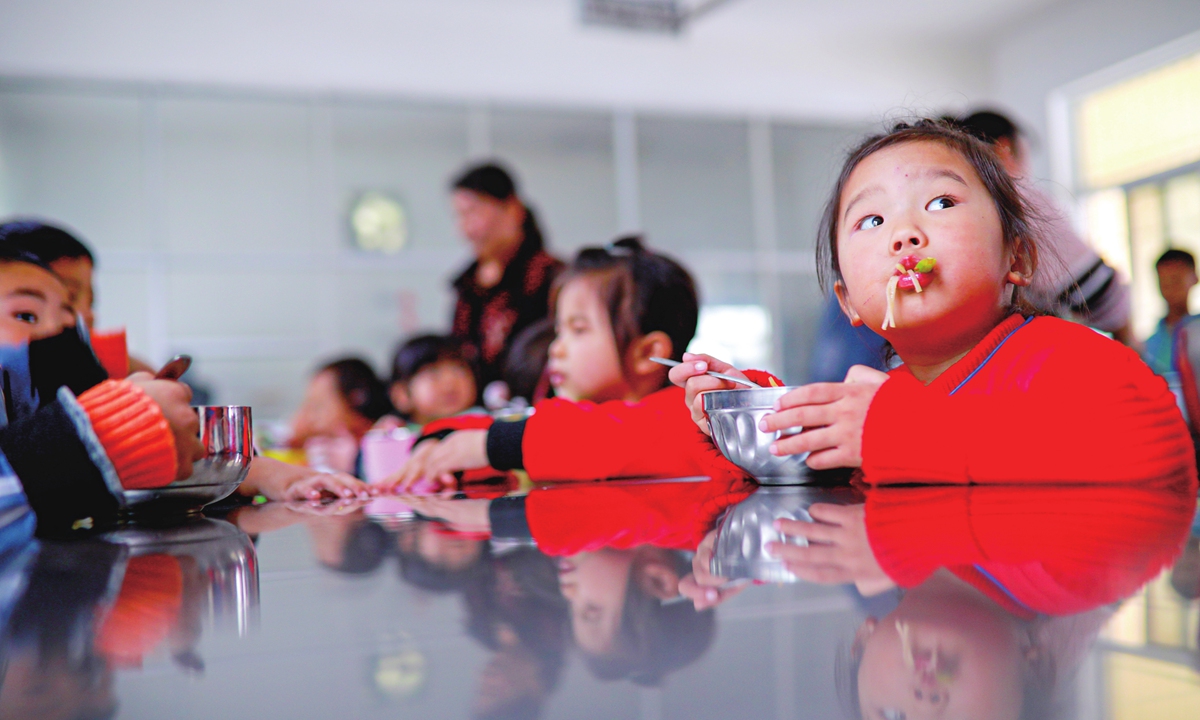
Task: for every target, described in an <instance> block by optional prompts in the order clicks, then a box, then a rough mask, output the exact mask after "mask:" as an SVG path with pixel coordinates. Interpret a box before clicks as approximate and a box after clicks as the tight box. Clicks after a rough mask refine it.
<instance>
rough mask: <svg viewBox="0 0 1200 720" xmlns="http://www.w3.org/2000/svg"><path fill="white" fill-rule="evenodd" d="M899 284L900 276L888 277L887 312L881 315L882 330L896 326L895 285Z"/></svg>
mask: <svg viewBox="0 0 1200 720" xmlns="http://www.w3.org/2000/svg"><path fill="white" fill-rule="evenodd" d="M899 284H900V276H899V275H893V276H892V277H890V278H888V284H887V313H885V314H884V316H883V328H882V329H883V330H887V329H888V328H889V327H896V287H897V286H898V285H899Z"/></svg>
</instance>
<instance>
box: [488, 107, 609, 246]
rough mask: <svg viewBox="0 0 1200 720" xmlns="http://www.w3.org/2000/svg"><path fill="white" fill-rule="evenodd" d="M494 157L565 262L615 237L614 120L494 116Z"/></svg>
mask: <svg viewBox="0 0 1200 720" xmlns="http://www.w3.org/2000/svg"><path fill="white" fill-rule="evenodd" d="M491 126H492V150H493V154H494V155H495V156H496V157H497V158H500V159H501V160H502V161H504V162H505V163H507V164H508V165H509V166H510V167H511V169H512V170H513V171H514V172H515V173H516V175H517V179H518V181H519V182H520V183H521V185H522V193H523V194H524V195H525V198H526V200H528V201H529V203H530V204H531V205H532V206H533V208H534V209H535V211H536V212H537V214H538V217H539V219H540V220H541V223H542V231H543V232H544V233H545V234H546V236H547V238H549V240H550V247H551V250H552V251H553V252H554V253H555V254H557V255H559V256H560V257H562V258H563V259H569V258H570V256H571V255H572V254H574V251H575V250H577V249H578V248H580V247H582V246H586V245H599V244H603V243H606V242H608V241H609V240H612V239H613V236H614V235H615V234H616V232H617V200H616V180H615V179H614V175H613V155H612V119H611V116H609V115H607V114H600V113H563V112H551V111H545V110H538V111H534V110H529V111H515V110H496V111H493V112H492V115H491Z"/></svg>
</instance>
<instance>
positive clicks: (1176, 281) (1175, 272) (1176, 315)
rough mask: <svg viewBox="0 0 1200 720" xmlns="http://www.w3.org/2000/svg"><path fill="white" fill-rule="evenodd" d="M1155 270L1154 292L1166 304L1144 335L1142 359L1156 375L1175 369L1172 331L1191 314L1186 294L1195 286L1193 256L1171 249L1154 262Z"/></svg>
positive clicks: (1183, 251) (1174, 331)
mask: <svg viewBox="0 0 1200 720" xmlns="http://www.w3.org/2000/svg"><path fill="white" fill-rule="evenodd" d="M1154 269H1155V271H1156V272H1157V273H1158V291H1159V292H1160V293H1161V294H1162V297H1163V300H1165V301H1166V303H1167V315H1166V317H1164V318H1163V319H1162V320H1159V321H1158V328H1157V329H1155V331H1154V334H1153V335H1151V336H1150V337H1148V338H1146V347H1145V352H1144V353H1143V358H1144V359H1145V360H1146V364H1147V365H1149V366H1150V369H1151V370H1153V371H1154V372H1156V373H1158V374H1159V375H1163V376H1166V375H1167V374H1169V373H1174V372H1178V370H1179V368H1178V367H1177V365H1176V362H1175V350H1176V345H1177V342H1178V333H1177V332H1176V331H1177V330H1178V329H1179V328H1180V327H1181V326H1182V325H1183V321H1184V320H1187V319H1188V318H1189V317H1191V315H1190V314H1189V313H1188V296H1189V295H1190V294H1191V292H1192V288H1194V287H1196V258H1195V257H1193V256H1192V254H1191V253H1190V252H1188V251H1186V250H1176V249H1171V250H1168V251H1166V252H1165V253H1163V254H1162V255H1161V256H1160V257H1159V258H1158V261H1157V262H1155V263H1154Z"/></svg>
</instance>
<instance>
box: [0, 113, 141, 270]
mask: <svg viewBox="0 0 1200 720" xmlns="http://www.w3.org/2000/svg"><path fill="white" fill-rule="evenodd" d="M139 118H140V115H139V104H138V101H137V99H136V98H134V97H107V96H103V95H92V94H82V93H81V94H76V95H67V94H61V95H60V94H54V93H34V92H0V216H7V215H10V214H20V215H37V216H41V217H45V218H48V219H52V220H56V221H59V222H62V223H66V224H67V225H68V226H70V227H72V228H74V229H75V230H76V231H78V232H79V233H80V234H81V235H82V236H83V237H84V238H85V239H86V240H87V241H88V242H89V243H90V244H91V245H93V247H94V249H95V250H98V251H99V252H100V254H101V255H103V253H104V252H105V251H107V250H113V249H127V248H138V249H141V248H145V247H147V246H149V245H150V239H149V237H148V236H147V233H146V225H145V222H144V217H143V216H144V203H143V201H142V196H143V191H144V182H143V175H142V146H141V140H140V124H139V123H140V119H139Z"/></svg>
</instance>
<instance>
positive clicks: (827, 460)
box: [671, 120, 1195, 484]
mask: <svg viewBox="0 0 1200 720" xmlns="http://www.w3.org/2000/svg"><path fill="white" fill-rule="evenodd" d="M1036 239H1037V223H1036V222H1035V218H1034V217H1033V213H1032V212H1031V210H1030V209H1029V206H1028V205H1027V203H1026V201H1025V199H1024V198H1022V197H1021V194H1020V193H1019V192H1018V191H1017V189H1016V187H1015V185H1014V184H1013V181H1012V179H1011V178H1010V177H1009V176H1008V175H1007V174H1006V173H1005V171H1004V169H1003V167H1002V166H1001V165H1000V163H999V161H998V160H997V159H996V156H995V155H994V154H993V153H992V151H991V150H990V149H988V148H987V147H986V146H984V145H983V144H981V143H980V142H978V141H977V140H975V139H974V138H971V137H969V136H968V135H966V134H964V133H962V132H959V131H958V130H955V129H953V128H951V127H948V126H946V125H943V124H940V123H937V122H933V121H927V120H924V121H920V122H918V123H916V124H915V125H913V126H908V125H899V126H897V128H896V129H895V130H893V131H892V132H890V133H887V134H884V135H880V136H877V137H872V138H869V139H868V140H867V141H866V142H864V143H863V144H862V145H861V146H859V147H858V148H857V149H856V150H854V151H853V152H852V153H851V154H850V157H849V159H848V160H847V162H846V165H845V167H844V168H843V169H842V173H841V176H840V177H839V178H838V181H837V185H836V187H835V188H834V192H833V196H832V198H831V199H830V202H829V204H828V205H827V206H826V210H825V217H824V220H823V223H822V234H821V238H820V241H819V242H818V260H819V262H818V268H819V269H820V271H821V274H822V280H823V281H829V280H832V283H833V289H834V292H835V293H836V295H837V298H838V301H839V302H840V304H841V306H842V310H843V311H844V312H845V313H846V316H847V317H848V318H849V319H850V321H851V323H852V324H854V325H856V326H858V325H864V324H865V325H867V326H868V327H870V328H871V329H872V330H874V331H876V332H878V333H880V334H881V335H882V336H883V337H884V338H886V339H887V340H888V342H889V343H890V344H891V347H892V348H893V349H894V351H895V352H896V354H897V355H898V356H899V357H900V359H901V360H903V361H904V364H903V365H902V366H901V367H899V368H897V369H895V370H893V371H892V372H890V373H881V372H878V371H875V370H871V369H868V368H866V367H863V366H855V367H853V368H851V370H850V372H849V373H848V374H847V376H846V380H845V382H841V383H814V384H811V385H807V386H804V387H801V388H798V389H796V390H794V391H792V392H790V393H788V394H787V395H785V396H784V397H782V398H781V399H780V401H779V403H778V405H777V407H778V412H776V413H775V414H773V415H770V416H768V417H766V418H765V419H764V420H763V423H762V429H763V430H764V431H766V432H774V431H779V430H783V429H787V428H794V427H804V428H807V429H808V430H807V431H806V432H803V433H800V434H797V435H792V436H789V437H787V438H784V439H780V440H779V441H777V442H776V443H775V445H774V447H773V449H772V451H773V452H774V453H776V454H779V455H784V454H795V453H808V458H807V462H808V464H809V466H810V467H813V468H829V467H861V468H862V469H863V471H864V474H865V479H866V481H867V482H869V483H876V484H878V483H897V482H937V483H972V482H1080V483H1091V482H1113V481H1127V480H1140V479H1143V478H1147V477H1158V476H1163V475H1167V474H1170V473H1173V472H1177V471H1180V470H1185V471H1187V472H1191V473H1193V474H1194V473H1195V459H1194V456H1193V449H1192V444H1191V442H1190V438H1189V435H1188V431H1187V428H1186V427H1185V425H1184V422H1183V419H1182V417H1181V416H1180V414H1179V411H1178V410H1177V409H1176V405H1175V399H1174V397H1173V396H1172V394H1171V392H1170V391H1169V390H1168V389H1167V385H1166V383H1165V382H1164V381H1163V380H1161V379H1160V378H1157V377H1155V376H1154V375H1153V374H1152V373H1151V372H1150V370H1149V368H1147V367H1146V366H1145V365H1144V364H1143V363H1142V362H1141V361H1140V360H1139V359H1138V357H1137V355H1136V354H1135V353H1134V352H1133V351H1132V350H1129V349H1128V348H1125V347H1123V346H1122V345H1120V344H1119V343H1116V342H1114V341H1111V340H1109V339H1107V338H1104V337H1102V336H1101V335H1099V334H1097V333H1095V332H1093V331H1091V330H1089V329H1087V328H1085V327H1083V326H1081V325H1076V324H1074V323H1070V322H1067V321H1064V320H1060V319H1057V318H1053V317H1032V312H1031V311H1030V310H1029V309H1028V308H1027V306H1026V305H1025V303H1023V302H1022V300H1021V295H1020V293H1021V291H1022V289H1023V288H1025V287H1027V286H1028V285H1029V283H1030V279H1031V278H1032V276H1033V274H1034V272H1035V270H1036V269H1037V264H1038V255H1037V249H1036ZM684 359H685V361H688V362H684V363H683V364H682V365H680V366H679V367H676V368H673V369H672V371H671V379H672V380H673V381H674V382H675V383H676V384H679V385H686V389H687V402H688V405H689V407H691V409H692V416H693V419H695V421H696V422H697V424H699V425H700V427H701V429H703V430H707V422H706V420H705V418H704V412H703V403H702V400H701V398H700V394H701V393H702V392H703V391H706V390H713V389H718V388H725V387H732V386H731V385H729V384H727V383H724V382H722V381H718V380H715V379H714V378H711V377H708V376H705V375H703V374H702V373H704V372H705V371H706V370H717V371H721V372H731V371H732V372H736V370H734V369H733V368H731V367H730V366H728V365H727V364H725V363H722V362H720V361H717V360H714V359H713V358H709V357H707V356H685V358H684Z"/></svg>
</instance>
